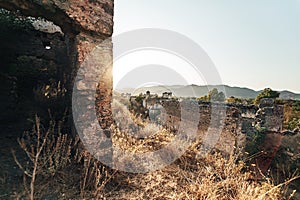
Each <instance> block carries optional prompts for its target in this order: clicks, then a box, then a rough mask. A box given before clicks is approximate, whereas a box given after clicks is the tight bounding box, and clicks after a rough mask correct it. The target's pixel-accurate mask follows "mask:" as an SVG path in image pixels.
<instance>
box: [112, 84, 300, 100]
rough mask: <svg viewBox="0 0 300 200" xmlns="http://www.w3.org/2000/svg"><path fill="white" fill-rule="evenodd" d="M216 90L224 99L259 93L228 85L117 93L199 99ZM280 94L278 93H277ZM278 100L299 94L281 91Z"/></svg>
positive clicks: (168, 87)
mask: <svg viewBox="0 0 300 200" xmlns="http://www.w3.org/2000/svg"><path fill="white" fill-rule="evenodd" d="M213 88H217V89H218V91H222V92H224V94H225V95H226V97H231V96H234V97H237V98H255V97H256V96H257V95H258V94H259V93H260V92H261V91H255V90H252V89H249V88H245V87H231V86H228V85H206V86H204V85H202V86H200V85H186V86H184V85H168V86H164V85H157V86H150V87H142V88H138V89H131V88H126V89H120V90H118V92H121V93H132V95H139V94H140V93H143V94H144V93H146V91H150V92H151V94H158V95H159V96H160V95H162V93H163V92H172V93H173V95H174V96H177V97H201V96H204V95H207V94H208V92H209V91H210V90H211V89H213ZM279 92H280V91H279ZM280 98H282V99H300V94H295V93H293V92H290V91H286V90H285V91H281V92H280Z"/></svg>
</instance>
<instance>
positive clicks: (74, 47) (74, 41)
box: [0, 0, 114, 128]
mask: <svg viewBox="0 0 300 200" xmlns="http://www.w3.org/2000/svg"><path fill="white" fill-rule="evenodd" d="M0 7H1V8H5V9H7V10H10V11H15V12H16V11H17V12H18V14H19V15H24V16H32V17H42V18H44V19H47V20H49V21H52V22H53V23H54V24H55V25H58V26H60V28H61V29H62V32H63V33H64V34H65V36H64V39H62V43H63V47H62V48H55V45H54V46H53V47H52V48H53V49H52V50H51V51H49V52H46V53H45V54H44V53H43V52H44V49H43V51H42V50H40V42H41V40H44V39H45V40H51V39H53V38H48V37H52V36H51V35H47V36H45V38H41V40H39V39H38V40H32V39H30V38H34V37H32V34H31V33H29V35H28V36H27V37H25V38H24V39H23V40H22V41H26V42H27V43H26V42H25V43H20V45H21V47H16V48H15V49H14V51H15V52H18V50H19V49H20V48H21V49H23V50H24V51H28V54H30V55H32V56H33V57H35V58H42V59H44V60H45V59H46V60H47V64H48V65H47V66H48V67H51V66H55V67H56V68H58V69H63V70H65V69H66V68H69V69H70V70H68V73H66V74H67V82H68V83H69V85H68V86H67V88H68V90H72V86H73V82H72V81H73V79H74V77H75V76H76V74H77V71H78V69H79V68H80V67H81V65H82V64H83V63H84V61H85V59H86V58H87V57H88V55H89V54H90V53H91V52H92V51H93V49H94V48H95V47H97V46H98V49H99V48H100V52H101V50H103V52H105V56H102V57H101V55H100V57H101V59H102V60H97V64H96V65H95V68H97V69H101V70H98V71H97V70H96V71H97V72H99V73H100V74H98V76H97V77H96V78H97V80H96V81H98V82H97V84H98V86H99V87H98V96H97V105H98V108H99V109H98V116H99V119H100V121H101V126H102V127H103V128H104V127H106V128H107V127H109V126H110V123H111V121H112V120H111V108H110V102H111V93H112V92H111V91H112V74H111V68H112V65H111V64H110V65H107V63H111V61H112V44H111V38H110V37H111V35H112V32H113V8H114V2H113V0H86V1H77V0H64V1H60V0H46V1H40V0H11V1H7V0H0ZM63 40H65V41H63ZM103 41H106V42H104V43H103ZM23 45H24V46H23ZM65 48H67V51H64V50H63V51H60V50H62V49H65ZM53 53H55V55H53ZM26 56H27V58H28V59H29V60H30V59H31V57H28V55H26ZM52 57H56V58H57V60H56V61H58V62H56V63H55V64H53V65H52V64H51V62H52V60H53V59H52ZM48 58H49V59H48ZM61 59H67V60H61ZM35 61H36V62H39V60H38V59H35ZM30 62H32V60H30ZM41 62H42V61H41ZM41 62H40V63H36V64H37V65H42V64H43V63H41ZM49 63H50V64H49ZM66 63H67V65H68V66H62V65H65V64H66ZM60 65H61V66H60ZM39 67H40V66H39ZM54 71H55V70H54ZM45 73H47V70H45ZM86 73H88V72H86ZM58 74H59V75H60V73H58ZM85 80H86V81H87V82H89V81H90V82H92V83H94V82H95V80H88V79H85ZM99 80H100V81H99ZM87 82H86V83H85V85H88V83H87ZM85 89H86V88H79V90H78V92H79V93H82V94H83V96H84V93H86V92H85V91H84V90H85Z"/></svg>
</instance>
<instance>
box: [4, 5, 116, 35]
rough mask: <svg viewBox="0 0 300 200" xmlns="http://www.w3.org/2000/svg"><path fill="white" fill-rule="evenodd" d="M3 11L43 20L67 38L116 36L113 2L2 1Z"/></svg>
mask: <svg viewBox="0 0 300 200" xmlns="http://www.w3.org/2000/svg"><path fill="white" fill-rule="evenodd" d="M0 7H2V8H5V9H7V10H19V11H20V12H21V13H22V14H23V15H29V16H33V17H44V18H45V19H47V20H50V21H53V22H54V23H55V24H57V25H59V26H60V27H61V28H62V30H63V32H65V33H68V34H74V35H76V34H77V33H79V32H87V33H89V34H91V35H100V36H101V35H102V36H111V35H112V32H113V7H114V3H113V0H79V1H78V0H0Z"/></svg>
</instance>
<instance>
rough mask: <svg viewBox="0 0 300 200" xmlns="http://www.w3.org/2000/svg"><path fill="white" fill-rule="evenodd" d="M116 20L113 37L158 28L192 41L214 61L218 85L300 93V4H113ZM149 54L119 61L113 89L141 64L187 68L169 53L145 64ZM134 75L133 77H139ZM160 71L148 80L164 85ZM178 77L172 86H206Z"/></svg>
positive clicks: (295, 0)
mask: <svg viewBox="0 0 300 200" xmlns="http://www.w3.org/2000/svg"><path fill="white" fill-rule="evenodd" d="M114 21H115V25H114V37H115V36H117V35H119V34H122V33H125V32H128V31H131V30H135V29H141V28H160V29H168V30H172V31H175V32H178V33H180V34H182V35H185V36H187V37H188V38H190V39H192V40H193V41H195V43H197V44H198V45H199V46H201V47H202V48H203V49H204V51H205V52H206V53H207V55H208V56H209V57H210V58H211V60H212V62H213V63H214V65H215V67H216V69H217V71H218V73H219V75H220V77H221V82H218V83H217V84H224V85H229V86H236V87H247V88H250V89H253V90H255V91H259V90H262V89H264V88H268V87H269V88H272V89H273V90H277V91H283V90H288V91H291V92H294V93H300V84H299V83H298V79H299V76H300V1H299V0H290V1H280V0H266V1H259V0H252V1H233V0H226V1H225V0H220V1H215V0H209V1H208V0H190V1H188V2H187V1H180V0H172V1H171V0H164V1H158V0H153V1H146V0H132V1H131V2H130V3H128V2H127V1H120V0H115V18H114ZM144 53H145V52H144ZM150 54H151V52H148V55H142V56H141V55H140V54H138V55H131V59H128V60H126V59H125V62H124V59H123V60H120V61H119V63H118V62H116V63H115V64H114V82H115V85H114V86H115V87H116V84H117V82H119V81H120V80H121V79H122V77H124V76H127V75H128V76H129V75H130V74H132V73H133V72H134V73H135V70H136V69H138V68H139V67H140V66H142V67H144V66H145V65H150V64H155V65H164V66H168V67H170V66H171V68H173V69H175V68H176V69H175V71H176V72H177V75H182V74H183V73H184V70H185V69H187V67H186V66H184V63H179V61H178V62H177V63H175V64H174V63H172V61H168V62H162V61H161V60H162V58H164V59H166V60H172V59H174V58H171V57H170V58H166V56H168V55H155V56H153V58H154V59H153V58H152V60H151V59H148V60H147V58H148V57H151V55H150ZM130 60H131V61H130ZM142 61H143V62H144V63H143V62H142ZM152 61H156V62H155V63H153V62H152ZM176 64H177V66H176ZM154 71H156V72H154ZM134 73H133V75H132V76H131V77H136V78H137V77H138V76H137V75H134ZM157 73H161V72H160V71H158V70H152V71H151V70H150V71H149V73H147V76H146V77H147V78H148V79H147V80H150V79H151V78H153V80H154V81H150V82H155V83H161V84H166V83H164V82H161V81H158V78H157V77H156V75H157ZM190 74H191V73H190ZM168 75H169V74H168V73H167V74H166V73H165V76H168ZM177 75H175V74H173V75H172V77H171V76H169V79H170V80H169V82H170V84H173V85H174V84H179V85H180V84H197V85H199V84H205V80H204V79H197V78H195V77H189V78H187V79H185V80H183V81H181V82H178V80H179V79H180V78H179V76H177ZM182 76H183V75H182ZM129 77H130V76H129ZM204 78H205V77H204ZM138 83H139V84H135V83H134V82H132V84H133V85H132V87H139V86H140V82H138ZM128 85H129V83H128Z"/></svg>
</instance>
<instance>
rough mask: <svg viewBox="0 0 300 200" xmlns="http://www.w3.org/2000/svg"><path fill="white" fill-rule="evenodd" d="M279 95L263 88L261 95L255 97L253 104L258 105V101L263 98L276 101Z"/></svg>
mask: <svg viewBox="0 0 300 200" xmlns="http://www.w3.org/2000/svg"><path fill="white" fill-rule="evenodd" d="M279 95H280V93H279V92H277V91H274V90H272V89H271V88H265V89H264V90H263V91H262V92H261V93H259V94H258V95H257V97H256V98H255V100H254V103H255V104H256V105H258V104H259V102H260V100H261V99H263V98H273V99H276V98H278V97H279Z"/></svg>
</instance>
